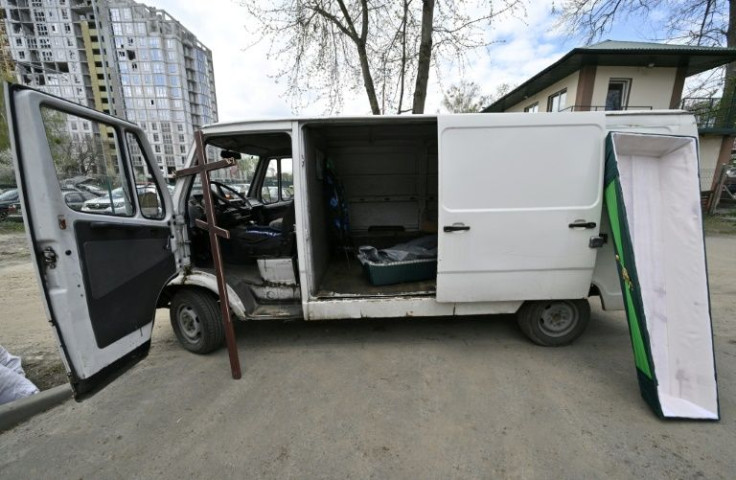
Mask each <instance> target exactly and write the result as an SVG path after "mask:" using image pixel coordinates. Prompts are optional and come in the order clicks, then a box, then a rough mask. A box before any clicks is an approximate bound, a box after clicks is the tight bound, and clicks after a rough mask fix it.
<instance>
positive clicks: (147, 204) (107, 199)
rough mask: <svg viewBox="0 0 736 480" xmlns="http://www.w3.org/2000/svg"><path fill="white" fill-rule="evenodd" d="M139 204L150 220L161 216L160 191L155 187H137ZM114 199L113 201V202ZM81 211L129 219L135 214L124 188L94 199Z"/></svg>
mask: <svg viewBox="0 0 736 480" xmlns="http://www.w3.org/2000/svg"><path fill="white" fill-rule="evenodd" d="M136 192H137V194H138V198H139V202H140V203H141V208H142V210H143V214H144V215H145V216H146V217H149V218H157V217H158V216H160V214H161V212H162V211H161V206H160V204H159V200H158V198H159V194H158V190H157V189H156V187H155V186H153V185H144V184H139V185H136ZM111 198H112V201H111ZM81 211H82V212H85V213H105V214H110V213H112V214H113V215H119V216H123V217H127V216H130V215H132V214H133V206H132V204H131V202H130V199H129V198H128V194H127V193H126V191H125V190H124V189H123V188H122V187H118V188H116V189H114V190H112V191H111V192H110V193H108V194H105V195H103V196H101V197H94V198H91V199H89V200H87V201H85V202H84V203H83V204H82V207H81Z"/></svg>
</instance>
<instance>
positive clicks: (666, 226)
mask: <svg viewBox="0 0 736 480" xmlns="http://www.w3.org/2000/svg"><path fill="white" fill-rule="evenodd" d="M612 140H613V147H614V152H615V153H616V158H617V161H618V169H619V174H620V182H621V189H622V192H623V201H624V205H625V207H626V216H627V219H628V228H629V231H630V234H631V240H632V243H633V249H634V257H635V259H636V271H637V274H638V280H639V283H638V285H637V286H635V288H640V289H641V292H640V294H641V298H642V301H643V304H644V314H645V316H646V319H647V330H648V334H649V340H650V344H651V351H652V357H653V361H654V371H655V374H656V376H657V380H658V382H659V384H658V387H657V391H658V395H659V401H660V404H661V406H662V412H663V413H664V415H665V416H667V417H683V418H708V419H715V418H718V394H717V387H716V378H715V365H714V357H713V336H712V335H713V334H712V329H711V321H710V311H709V303H708V290H707V273H706V267H705V249H704V244H703V229H702V217H701V207H700V184H699V180H698V162H697V150H696V142H695V139H693V138H687V137H671V136H656V135H637V134H619V133H614V134H612ZM627 261H628V262H629V263H630V262H631V260H630V259H628V260H627Z"/></svg>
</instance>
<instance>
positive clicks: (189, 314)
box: [178, 306, 202, 340]
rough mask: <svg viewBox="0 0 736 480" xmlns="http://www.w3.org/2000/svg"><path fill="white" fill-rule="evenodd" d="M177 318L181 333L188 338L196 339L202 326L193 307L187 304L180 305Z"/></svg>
mask: <svg viewBox="0 0 736 480" xmlns="http://www.w3.org/2000/svg"><path fill="white" fill-rule="evenodd" d="M178 319H179V326H180V327H181V333H183V334H184V336H185V337H186V338H187V339H188V340H197V339H198V338H199V336H200V334H201V333H202V327H201V324H200V321H199V317H197V313H196V312H195V311H194V309H193V308H192V307H187V306H182V307H180V308H179V315H178Z"/></svg>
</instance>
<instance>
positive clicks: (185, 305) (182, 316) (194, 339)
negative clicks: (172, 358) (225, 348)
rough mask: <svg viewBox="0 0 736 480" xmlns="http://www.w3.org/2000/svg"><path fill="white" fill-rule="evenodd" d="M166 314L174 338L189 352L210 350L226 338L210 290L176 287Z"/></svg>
mask: <svg viewBox="0 0 736 480" xmlns="http://www.w3.org/2000/svg"><path fill="white" fill-rule="evenodd" d="M169 316H170V318H171V327H172V328H173V329H174V333H175V334H176V338H177V339H178V340H179V343H181V344H182V346H183V347H184V348H186V349H187V350H189V351H190V352H194V353H209V352H212V351H214V350H217V349H218V348H220V346H221V345H222V343H223V341H224V339H225V328H224V327H223V325H222V318H221V317H222V316H221V315H220V308H219V305H218V304H217V298H216V297H215V296H214V295H212V294H211V293H209V292H206V291H203V290H195V289H191V288H184V289H182V290H179V291H178V292H176V294H175V295H174V298H172V299H171V305H170V306H169Z"/></svg>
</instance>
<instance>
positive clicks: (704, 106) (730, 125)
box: [680, 95, 736, 135]
mask: <svg viewBox="0 0 736 480" xmlns="http://www.w3.org/2000/svg"><path fill="white" fill-rule="evenodd" d="M680 108H681V109H683V110H687V111H688V112H691V113H692V114H693V115H695V121H696V122H697V124H698V132H700V133H702V134H711V135H735V134H736V95H734V96H733V97H732V98H731V99H730V100H729V99H725V100H724V99H723V98H715V97H710V98H701V97H689V98H683V99H682V102H681V103H680Z"/></svg>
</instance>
